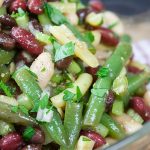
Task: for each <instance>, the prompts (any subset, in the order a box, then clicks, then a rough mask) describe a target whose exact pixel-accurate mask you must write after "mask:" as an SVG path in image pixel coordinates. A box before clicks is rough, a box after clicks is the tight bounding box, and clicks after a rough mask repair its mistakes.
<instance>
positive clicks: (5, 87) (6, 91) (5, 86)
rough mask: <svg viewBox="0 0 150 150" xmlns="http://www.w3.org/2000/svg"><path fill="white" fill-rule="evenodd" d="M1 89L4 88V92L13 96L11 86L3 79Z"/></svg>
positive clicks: (0, 82)
mask: <svg viewBox="0 0 150 150" xmlns="http://www.w3.org/2000/svg"><path fill="white" fill-rule="evenodd" d="M0 89H1V90H3V92H4V93H5V94H6V95H7V96H9V97H12V92H11V90H10V87H9V86H7V85H6V84H5V83H4V82H3V81H0Z"/></svg>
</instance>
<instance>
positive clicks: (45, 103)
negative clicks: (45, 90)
mask: <svg viewBox="0 0 150 150" xmlns="http://www.w3.org/2000/svg"><path fill="white" fill-rule="evenodd" d="M48 100H49V96H48V94H45V95H44V96H43V97H42V99H41V100H40V103H39V107H40V108H41V109H45V108H47V106H48Z"/></svg>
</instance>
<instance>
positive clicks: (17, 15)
mask: <svg viewBox="0 0 150 150" xmlns="http://www.w3.org/2000/svg"><path fill="white" fill-rule="evenodd" d="M25 15H27V13H26V12H25V11H24V10H23V9H22V8H18V13H14V12H13V13H12V15H11V17H12V18H17V17H22V16H25Z"/></svg>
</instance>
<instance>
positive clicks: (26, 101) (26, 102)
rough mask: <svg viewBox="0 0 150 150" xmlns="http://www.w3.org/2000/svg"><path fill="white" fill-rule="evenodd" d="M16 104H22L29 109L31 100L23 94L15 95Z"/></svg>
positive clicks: (31, 105) (31, 106)
mask: <svg viewBox="0 0 150 150" xmlns="http://www.w3.org/2000/svg"><path fill="white" fill-rule="evenodd" d="M17 102H18V105H20V106H24V107H25V108H26V109H28V110H31V109H32V108H33V102H32V100H31V99H30V98H29V97H28V96H26V95H25V94H21V95H19V96H18V97H17Z"/></svg>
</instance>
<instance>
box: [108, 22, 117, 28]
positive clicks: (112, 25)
mask: <svg viewBox="0 0 150 150" xmlns="http://www.w3.org/2000/svg"><path fill="white" fill-rule="evenodd" d="M116 25H118V21H116V22H113V23H112V24H111V25H109V26H108V29H112V28H114V27H115V26H116Z"/></svg>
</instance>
